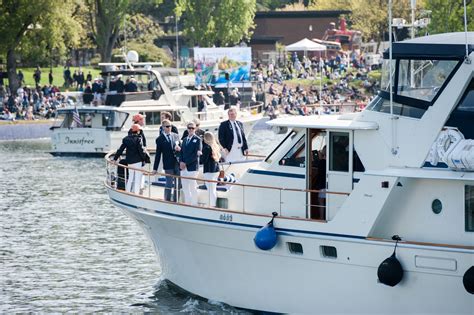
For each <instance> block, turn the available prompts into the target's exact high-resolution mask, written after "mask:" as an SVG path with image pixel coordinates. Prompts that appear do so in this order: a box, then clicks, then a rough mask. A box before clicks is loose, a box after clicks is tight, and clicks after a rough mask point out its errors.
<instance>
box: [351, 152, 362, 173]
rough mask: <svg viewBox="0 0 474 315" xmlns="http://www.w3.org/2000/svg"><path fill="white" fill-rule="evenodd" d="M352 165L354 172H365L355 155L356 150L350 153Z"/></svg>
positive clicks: (357, 156)
mask: <svg viewBox="0 0 474 315" xmlns="http://www.w3.org/2000/svg"><path fill="white" fill-rule="evenodd" d="M352 165H353V166H352V168H353V169H354V172H365V167H364V164H362V161H361V160H360V158H359V154H357V152H356V150H354V151H353V153H352Z"/></svg>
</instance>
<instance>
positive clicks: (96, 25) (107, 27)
mask: <svg viewBox="0 0 474 315" xmlns="http://www.w3.org/2000/svg"><path fill="white" fill-rule="evenodd" d="M85 3H86V5H87V7H88V8H89V25H91V26H92V36H93V38H94V41H95V43H96V45H97V49H98V51H99V54H100V57H101V60H102V61H103V62H109V61H110V60H111V58H112V50H113V48H114V46H115V43H116V41H117V38H118V36H119V33H120V30H121V28H122V27H123V23H124V21H125V17H126V14H127V12H128V10H129V0H85Z"/></svg>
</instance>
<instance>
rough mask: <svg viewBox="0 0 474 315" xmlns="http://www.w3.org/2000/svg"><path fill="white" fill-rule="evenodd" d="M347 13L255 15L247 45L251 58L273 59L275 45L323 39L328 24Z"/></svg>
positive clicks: (304, 12) (273, 12) (276, 13)
mask: <svg viewBox="0 0 474 315" xmlns="http://www.w3.org/2000/svg"><path fill="white" fill-rule="evenodd" d="M349 13H351V11H348V10H334V11H269V12H257V13H256V14H255V20H254V21H255V30H254V33H253V36H252V38H251V40H250V43H249V45H250V47H252V55H253V58H254V59H255V60H266V59H268V58H269V56H272V55H275V53H276V44H277V43H280V44H283V45H289V44H292V43H294V42H297V41H299V40H301V39H303V38H305V37H306V38H309V39H313V38H323V36H324V34H325V33H326V30H327V29H328V28H329V27H330V25H331V23H336V22H338V21H339V20H340V17H341V16H342V15H347V14H349Z"/></svg>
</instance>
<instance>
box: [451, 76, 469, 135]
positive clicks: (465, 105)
mask: <svg viewBox="0 0 474 315" xmlns="http://www.w3.org/2000/svg"><path fill="white" fill-rule="evenodd" d="M473 120H474V80H472V81H471V83H470V84H469V86H468V87H467V89H466V92H465V93H464V95H463V97H462V98H461V101H460V102H459V104H458V106H457V107H456V109H455V110H454V111H453V112H452V113H451V116H450V117H449V119H448V122H447V123H446V126H450V127H456V128H458V129H459V131H461V133H462V134H463V135H464V137H465V138H466V139H474V126H473V124H472V121H473Z"/></svg>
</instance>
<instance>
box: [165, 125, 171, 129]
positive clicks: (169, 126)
mask: <svg viewBox="0 0 474 315" xmlns="http://www.w3.org/2000/svg"><path fill="white" fill-rule="evenodd" d="M163 127H165V128H169V127H171V125H168V126H163Z"/></svg>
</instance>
